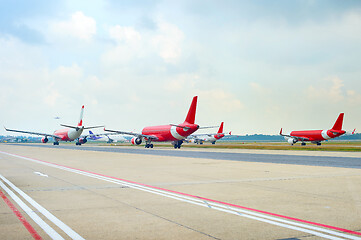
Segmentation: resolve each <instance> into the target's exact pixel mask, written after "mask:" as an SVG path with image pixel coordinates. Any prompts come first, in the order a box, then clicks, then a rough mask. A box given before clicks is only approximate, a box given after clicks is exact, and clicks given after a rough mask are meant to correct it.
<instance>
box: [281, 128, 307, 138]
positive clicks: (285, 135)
mask: <svg viewBox="0 0 361 240" xmlns="http://www.w3.org/2000/svg"><path fill="white" fill-rule="evenodd" d="M280 135H281V136H283V137H289V138H293V139H296V140H297V141H300V140H301V141H310V139H309V138H306V137H297V136H291V135H287V134H283V133H282V128H281V131H280Z"/></svg>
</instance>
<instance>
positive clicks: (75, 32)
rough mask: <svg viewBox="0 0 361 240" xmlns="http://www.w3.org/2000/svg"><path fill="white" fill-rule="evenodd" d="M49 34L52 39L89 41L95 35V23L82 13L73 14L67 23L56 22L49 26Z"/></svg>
mask: <svg viewBox="0 0 361 240" xmlns="http://www.w3.org/2000/svg"><path fill="white" fill-rule="evenodd" d="M50 32H51V33H53V35H54V37H60V38H69V37H70V38H76V39H80V40H86V41H89V40H91V38H92V37H93V36H94V35H95V34H96V22H95V20H94V19H93V18H91V17H87V16H85V15H84V14H83V13H82V12H75V13H73V14H72V16H71V19H70V20H68V21H57V22H53V23H52V24H50Z"/></svg>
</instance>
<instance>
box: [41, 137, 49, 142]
mask: <svg viewBox="0 0 361 240" xmlns="http://www.w3.org/2000/svg"><path fill="white" fill-rule="evenodd" d="M48 141H49V139H48V138H47V137H43V138H42V139H41V142H42V143H47V142H48Z"/></svg>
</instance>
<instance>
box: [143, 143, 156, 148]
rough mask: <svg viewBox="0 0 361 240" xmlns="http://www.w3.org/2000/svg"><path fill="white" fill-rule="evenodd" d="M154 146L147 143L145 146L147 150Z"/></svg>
mask: <svg viewBox="0 0 361 240" xmlns="http://www.w3.org/2000/svg"><path fill="white" fill-rule="evenodd" d="M153 147H154V146H153V144H152V143H146V144H145V148H153Z"/></svg>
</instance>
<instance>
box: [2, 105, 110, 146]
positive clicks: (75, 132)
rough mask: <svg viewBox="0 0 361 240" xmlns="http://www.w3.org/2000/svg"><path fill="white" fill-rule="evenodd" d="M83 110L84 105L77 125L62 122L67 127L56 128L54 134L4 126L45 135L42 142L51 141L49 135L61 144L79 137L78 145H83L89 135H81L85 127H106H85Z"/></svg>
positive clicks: (55, 142)
mask: <svg viewBox="0 0 361 240" xmlns="http://www.w3.org/2000/svg"><path fill="white" fill-rule="evenodd" d="M83 112H84V105H83V106H82V107H81V111H80V119H79V122H78V125H77V126H70V125H64V124H60V125H61V126H63V127H66V128H63V129H60V130H56V131H55V132H54V133H53V134H49V133H38V132H29V131H22V130H14V129H8V128H6V127H4V128H5V130H6V131H11V132H19V133H27V134H33V135H39V136H44V137H43V138H42V139H41V142H42V143H47V142H48V141H49V139H48V137H52V138H53V139H54V142H53V145H59V141H65V142H68V141H70V142H71V141H74V140H75V139H78V141H77V142H76V145H81V144H83V143H86V142H87V137H88V136H83V137H80V135H81V134H82V133H83V130H84V129H91V128H99V127H104V126H95V127H84V126H83Z"/></svg>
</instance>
